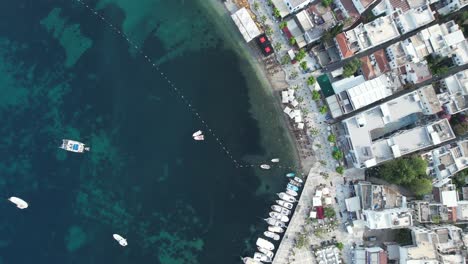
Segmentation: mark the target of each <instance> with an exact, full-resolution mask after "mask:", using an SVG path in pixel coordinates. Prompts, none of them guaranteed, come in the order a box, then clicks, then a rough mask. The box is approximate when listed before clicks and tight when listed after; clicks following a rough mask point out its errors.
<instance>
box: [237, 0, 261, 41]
mask: <svg viewBox="0 0 468 264" xmlns="http://www.w3.org/2000/svg"><path fill="white" fill-rule="evenodd" d="M231 18H232V20H234V23H235V24H236V26H237V28H238V29H239V31H240V33H241V34H242V36H243V37H244V39H245V41H246V42H250V41H251V40H252V39H254V38H255V37H257V36H258V35H260V30H259V29H258V27H257V24H255V21H254V20H253V19H252V17H251V16H250V14H249V12H248V11H247V9H246V8H245V7H243V8H241V9H239V10H237V11H236V12H235V13H233V14H232V15H231Z"/></svg>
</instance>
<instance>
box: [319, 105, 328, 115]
mask: <svg viewBox="0 0 468 264" xmlns="http://www.w3.org/2000/svg"><path fill="white" fill-rule="evenodd" d="M319 111H320V113H321V114H326V113H327V111H328V107H327V106H326V105H322V106H321V107H320V109H319Z"/></svg>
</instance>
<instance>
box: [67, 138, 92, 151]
mask: <svg viewBox="0 0 468 264" xmlns="http://www.w3.org/2000/svg"><path fill="white" fill-rule="evenodd" d="M60 148H61V149H64V150H66V151H70V152H75V153H83V152H85V151H89V147H86V146H85V144H84V143H81V142H78V141H75V140H71V139H62V145H61V146H60Z"/></svg>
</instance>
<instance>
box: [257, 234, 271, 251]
mask: <svg viewBox="0 0 468 264" xmlns="http://www.w3.org/2000/svg"><path fill="white" fill-rule="evenodd" d="M256 245H257V246H259V247H261V248H264V249H268V250H274V249H275V245H273V243H271V242H270V241H268V240H266V239H264V238H261V237H259V238H258V239H257V242H256Z"/></svg>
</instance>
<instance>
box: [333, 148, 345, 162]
mask: <svg viewBox="0 0 468 264" xmlns="http://www.w3.org/2000/svg"><path fill="white" fill-rule="evenodd" d="M332 157H333V158H334V159H336V160H342V159H343V152H342V151H341V150H339V149H335V150H333V152H332Z"/></svg>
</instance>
